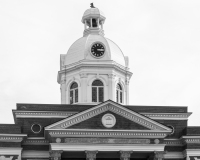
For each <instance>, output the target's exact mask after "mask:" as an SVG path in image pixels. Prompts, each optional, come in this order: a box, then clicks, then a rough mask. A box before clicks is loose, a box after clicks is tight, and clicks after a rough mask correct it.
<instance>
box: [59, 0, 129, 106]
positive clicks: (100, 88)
mask: <svg viewBox="0 0 200 160" xmlns="http://www.w3.org/2000/svg"><path fill="white" fill-rule="evenodd" d="M105 19H106V18H105V16H104V14H103V13H102V12H101V11H100V10H99V9H98V8H95V7H94V5H93V3H91V8H90V9H87V10H86V11H85V12H84V14H83V17H82V23H83V24H84V26H85V28H84V33H83V37H81V38H79V39H78V40H76V41H75V42H74V43H73V44H72V45H71V46H70V47H69V49H68V51H67V54H63V55H61V59H60V71H59V72H58V83H59V84H60V89H61V103H62V104H76V105H77V104H79V105H82V104H91V105H94V104H98V103H102V102H104V101H106V100H109V99H110V100H113V101H115V102H117V103H120V104H125V105H127V104H128V103H129V79H130V78H131V76H132V73H131V72H130V71H129V68H128V57H126V56H124V54H123V52H122V51H121V49H120V48H119V47H118V45H117V44H115V43H114V42H113V41H112V40H110V39H108V38H106V37H105V36H104V31H103V24H104V22H105Z"/></svg>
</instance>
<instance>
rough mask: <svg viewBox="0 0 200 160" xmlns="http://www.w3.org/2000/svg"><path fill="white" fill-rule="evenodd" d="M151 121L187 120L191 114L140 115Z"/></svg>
mask: <svg viewBox="0 0 200 160" xmlns="http://www.w3.org/2000/svg"><path fill="white" fill-rule="evenodd" d="M141 114H143V115H145V116H147V117H149V118H151V119H162V120H163V119H164V120H187V119H188V117H189V116H190V115H191V114H192V113H191V112H188V113H141Z"/></svg>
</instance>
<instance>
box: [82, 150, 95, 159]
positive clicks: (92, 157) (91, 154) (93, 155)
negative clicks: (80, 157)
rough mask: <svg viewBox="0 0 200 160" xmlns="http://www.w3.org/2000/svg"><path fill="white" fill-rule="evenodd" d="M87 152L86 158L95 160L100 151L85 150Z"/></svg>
mask: <svg viewBox="0 0 200 160" xmlns="http://www.w3.org/2000/svg"><path fill="white" fill-rule="evenodd" d="M85 153H86V160H95V159H96V154H97V153H98V151H85Z"/></svg>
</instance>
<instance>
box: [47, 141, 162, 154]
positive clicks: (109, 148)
mask: <svg viewBox="0 0 200 160" xmlns="http://www.w3.org/2000/svg"><path fill="white" fill-rule="evenodd" d="M50 147H51V150H63V151H85V150H92V151H94V150H97V151H121V150H125V151H126V150H128V151H151V152H154V151H164V147H165V145H164V144H156V145H155V144H145V145H140V144H139V145H137V144H135V145H125V146H124V145H109V144H106V145H102V144H101V145H98V144H91V145H72V144H69V145H68V144H63V143H50Z"/></svg>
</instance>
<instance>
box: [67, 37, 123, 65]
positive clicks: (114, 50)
mask: <svg viewBox="0 0 200 160" xmlns="http://www.w3.org/2000/svg"><path fill="white" fill-rule="evenodd" d="M95 42H100V43H102V44H103V45H104V46H105V53H104V56H103V57H102V58H100V59H96V58H94V57H93V56H91V53H90V48H91V45H92V44H93V43H95ZM82 60H98V61H105V60H111V61H114V62H116V63H118V64H120V65H122V66H124V67H126V65H125V64H126V63H125V57H124V55H123V53H122V51H121V49H120V48H119V47H118V46H117V45H116V44H115V43H114V42H113V41H111V40H109V39H107V38H105V37H103V36H101V35H96V34H89V35H88V36H86V37H82V38H80V39H78V40H77V41H75V42H74V43H73V44H72V45H71V47H70V48H69V50H68V52H67V54H66V56H65V65H70V64H73V63H76V62H79V61H82Z"/></svg>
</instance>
